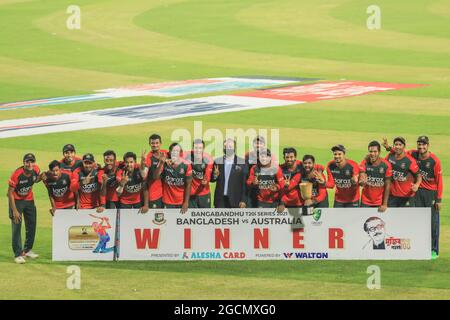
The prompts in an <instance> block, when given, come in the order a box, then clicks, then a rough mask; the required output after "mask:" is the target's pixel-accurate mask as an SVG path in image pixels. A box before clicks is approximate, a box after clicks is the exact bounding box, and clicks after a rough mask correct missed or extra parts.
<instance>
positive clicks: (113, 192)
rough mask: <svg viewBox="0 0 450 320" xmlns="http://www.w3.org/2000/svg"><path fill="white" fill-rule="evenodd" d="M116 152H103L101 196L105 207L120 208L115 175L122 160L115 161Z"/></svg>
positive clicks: (121, 166) (120, 166)
mask: <svg viewBox="0 0 450 320" xmlns="http://www.w3.org/2000/svg"><path fill="white" fill-rule="evenodd" d="M116 158H117V156H116V153H115V152H114V151H113V150H107V151H105V152H104V153H103V162H104V167H103V169H102V171H103V174H102V188H101V196H102V197H103V198H104V199H105V200H104V202H105V208H106V209H117V208H120V202H119V195H118V194H117V187H118V186H119V183H118V182H117V179H116V176H117V172H118V171H119V169H121V168H123V166H124V164H123V162H119V161H117V159H116Z"/></svg>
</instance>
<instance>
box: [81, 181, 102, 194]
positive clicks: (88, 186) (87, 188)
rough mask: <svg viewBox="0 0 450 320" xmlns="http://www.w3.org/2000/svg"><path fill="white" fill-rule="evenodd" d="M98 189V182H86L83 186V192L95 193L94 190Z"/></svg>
mask: <svg viewBox="0 0 450 320" xmlns="http://www.w3.org/2000/svg"><path fill="white" fill-rule="evenodd" d="M97 190H98V183H97V182H94V183H88V184H85V185H83V186H81V191H82V192H83V193H93V192H95V191H97Z"/></svg>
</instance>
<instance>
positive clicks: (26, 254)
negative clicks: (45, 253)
mask: <svg viewBox="0 0 450 320" xmlns="http://www.w3.org/2000/svg"><path fill="white" fill-rule="evenodd" d="M24 257H27V258H31V259H36V258H37V257H39V255H38V254H36V253H34V252H33V251H28V252H27V253H25V254H24Z"/></svg>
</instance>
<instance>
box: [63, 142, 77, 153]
mask: <svg viewBox="0 0 450 320" xmlns="http://www.w3.org/2000/svg"><path fill="white" fill-rule="evenodd" d="M67 151H73V152H75V147H74V146H73V144H66V145H65V146H64V147H63V153H64V152H67Z"/></svg>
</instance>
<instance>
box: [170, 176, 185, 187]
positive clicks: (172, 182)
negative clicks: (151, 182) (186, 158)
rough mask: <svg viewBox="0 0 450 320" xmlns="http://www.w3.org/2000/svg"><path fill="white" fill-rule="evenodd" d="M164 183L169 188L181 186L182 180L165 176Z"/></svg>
mask: <svg viewBox="0 0 450 320" xmlns="http://www.w3.org/2000/svg"><path fill="white" fill-rule="evenodd" d="M166 183H167V184H168V185H170V186H182V185H184V178H174V177H169V176H166Z"/></svg>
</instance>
